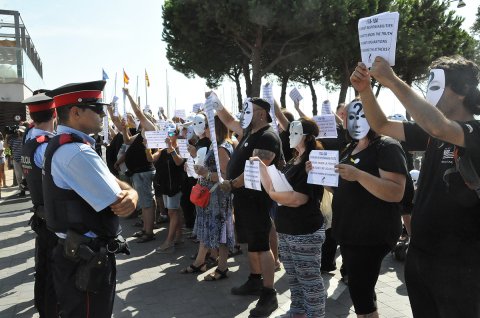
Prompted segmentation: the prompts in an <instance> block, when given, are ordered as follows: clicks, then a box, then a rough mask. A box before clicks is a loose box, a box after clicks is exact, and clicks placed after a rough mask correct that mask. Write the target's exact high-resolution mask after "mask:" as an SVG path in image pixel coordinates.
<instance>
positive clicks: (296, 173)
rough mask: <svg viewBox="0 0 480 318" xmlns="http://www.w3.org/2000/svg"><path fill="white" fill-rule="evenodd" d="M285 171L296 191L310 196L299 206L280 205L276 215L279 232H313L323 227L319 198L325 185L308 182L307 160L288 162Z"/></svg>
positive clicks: (300, 233) (293, 233)
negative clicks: (295, 163) (295, 162)
mask: <svg viewBox="0 0 480 318" xmlns="http://www.w3.org/2000/svg"><path fill="white" fill-rule="evenodd" d="M283 173H284V174H285V177H286V178H287V180H288V182H289V183H290V184H291V186H292V187H293V190H294V191H296V192H300V193H303V194H305V195H307V196H308V201H307V203H305V204H304V205H301V206H299V207H295V208H293V207H287V206H284V205H282V206H279V207H278V209H277V214H276V216H275V227H276V229H277V232H278V233H284V234H290V235H305V234H311V233H314V232H315V231H317V230H318V229H320V228H321V227H322V224H323V216H322V213H321V212H320V204H319V200H320V199H321V198H322V195H323V187H321V186H318V185H314V184H308V183H307V177H308V176H307V173H306V171H305V162H301V163H300V164H297V165H292V164H288V165H287V166H286V167H285V169H283Z"/></svg>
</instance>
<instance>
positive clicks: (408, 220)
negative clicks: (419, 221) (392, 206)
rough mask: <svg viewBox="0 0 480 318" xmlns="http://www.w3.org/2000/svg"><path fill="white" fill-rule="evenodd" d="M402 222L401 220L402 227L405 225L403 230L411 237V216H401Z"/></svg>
mask: <svg viewBox="0 0 480 318" xmlns="http://www.w3.org/2000/svg"><path fill="white" fill-rule="evenodd" d="M402 220H403V225H405V228H406V229H407V234H408V235H411V234H412V225H411V224H412V216H411V215H410V214H404V215H402Z"/></svg>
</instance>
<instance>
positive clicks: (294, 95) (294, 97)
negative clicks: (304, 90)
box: [288, 87, 303, 102]
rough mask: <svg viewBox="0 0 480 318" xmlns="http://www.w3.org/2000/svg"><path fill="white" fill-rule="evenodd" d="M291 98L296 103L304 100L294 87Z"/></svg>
mask: <svg viewBox="0 0 480 318" xmlns="http://www.w3.org/2000/svg"><path fill="white" fill-rule="evenodd" d="M288 95H289V96H290V98H291V99H292V100H293V101H294V102H299V101H301V100H302V99H303V96H302V94H300V92H299V91H298V89H297V88H296V87H294V88H293V89H292V90H291V91H290V94H288Z"/></svg>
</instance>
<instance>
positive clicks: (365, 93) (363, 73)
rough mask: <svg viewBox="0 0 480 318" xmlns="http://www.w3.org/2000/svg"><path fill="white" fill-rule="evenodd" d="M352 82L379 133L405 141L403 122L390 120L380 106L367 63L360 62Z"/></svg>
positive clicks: (367, 114)
mask: <svg viewBox="0 0 480 318" xmlns="http://www.w3.org/2000/svg"><path fill="white" fill-rule="evenodd" d="M350 82H351V83H352V86H353V87H354V88H355V89H356V90H357V91H358V92H359V93H360V97H361V100H362V104H363V111H364V112H365V116H366V117H367V121H368V124H369V125H370V127H371V128H372V129H373V130H374V131H375V132H376V133H378V134H381V135H386V136H390V137H392V138H395V139H397V140H401V141H405V132H404V129H403V123H401V122H398V121H391V120H388V119H387V116H385V113H384V112H383V110H382V109H381V108H380V105H379V104H378V101H377V99H376V98H375V95H374V94H373V91H372V86H371V85H370V74H369V71H368V69H367V67H366V66H365V64H363V63H358V66H357V67H356V69H355V71H354V72H353V73H352V75H351V76H350ZM382 85H383V84H382ZM347 111H348V110H347ZM347 117H348V114H347Z"/></svg>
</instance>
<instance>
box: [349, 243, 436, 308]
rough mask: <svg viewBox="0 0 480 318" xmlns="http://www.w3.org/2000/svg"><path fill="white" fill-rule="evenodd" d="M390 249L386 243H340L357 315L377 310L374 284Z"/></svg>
mask: <svg viewBox="0 0 480 318" xmlns="http://www.w3.org/2000/svg"><path fill="white" fill-rule="evenodd" d="M390 250H391V249H390V247H389V246H388V245H386V244H385V245H373V246H359V245H342V244H340V251H341V252H342V258H343V263H344V264H345V268H346V272H347V275H348V290H349V291H350V297H351V298H352V302H353V307H354V308H355V313H356V314H357V315H366V314H370V313H372V312H374V311H375V310H377V305H376V298H377V297H376V294H375V285H376V283H377V280H378V275H379V274H380V267H381V266H382V260H383V258H384V257H385V256H386V255H387V254H388V253H389V252H390ZM432 317H433V316H432Z"/></svg>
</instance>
